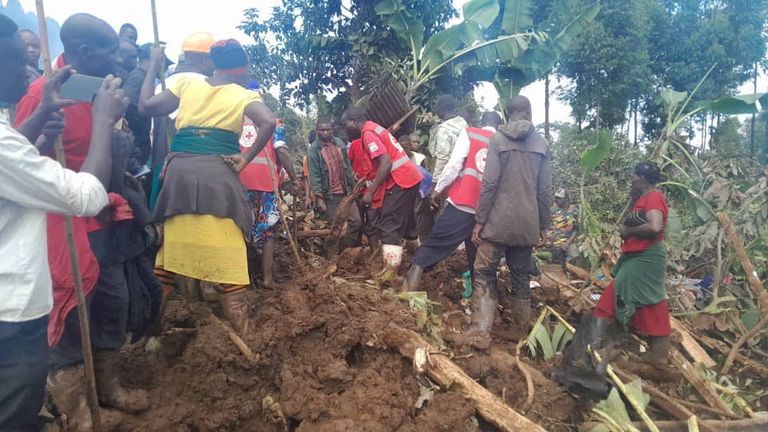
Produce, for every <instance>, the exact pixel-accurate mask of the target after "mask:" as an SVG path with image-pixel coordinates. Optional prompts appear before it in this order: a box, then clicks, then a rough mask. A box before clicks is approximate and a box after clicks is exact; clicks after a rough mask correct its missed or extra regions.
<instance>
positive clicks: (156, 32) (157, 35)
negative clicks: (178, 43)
mask: <svg viewBox="0 0 768 432" xmlns="http://www.w3.org/2000/svg"><path fill="white" fill-rule="evenodd" d="M150 2H151V3H150V6H151V8H152V30H153V31H154V35H155V46H156V47H157V46H160V30H159V29H158V25H157V6H156V5H155V0H150ZM160 88H161V89H163V91H165V61H163V62H162V64H161V65H160Z"/></svg>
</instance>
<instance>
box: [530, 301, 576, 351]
mask: <svg viewBox="0 0 768 432" xmlns="http://www.w3.org/2000/svg"><path fill="white" fill-rule="evenodd" d="M552 317H554V318H558V319H557V320H555V321H554V323H553V322H552V321H551V320H550V319H549V318H552ZM561 319H562V317H560V316H555V314H554V313H553V309H551V308H545V309H544V310H543V311H542V312H541V315H540V316H539V318H538V319H537V320H536V323H535V324H534V325H533V329H532V330H531V332H530V333H529V334H528V337H527V338H526V341H525V342H526V345H527V346H528V350H529V351H530V355H531V358H536V357H538V356H539V354H541V356H542V358H544V360H549V359H551V358H552V357H554V356H555V355H556V354H557V353H559V352H561V351H562V350H563V349H565V345H566V344H568V342H569V341H570V340H571V339H573V329H572V328H569V327H568V324H567V323H566V322H564V321H561Z"/></svg>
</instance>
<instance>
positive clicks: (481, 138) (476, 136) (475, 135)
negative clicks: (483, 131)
mask: <svg viewBox="0 0 768 432" xmlns="http://www.w3.org/2000/svg"><path fill="white" fill-rule="evenodd" d="M467 135H469V139H470V140H477V141H480V142H482V143H485V144H486V145H488V144H490V143H491V139H490V138H489V137H487V136H483V135H480V134H479V133H475V132H470V133H468V134H467Z"/></svg>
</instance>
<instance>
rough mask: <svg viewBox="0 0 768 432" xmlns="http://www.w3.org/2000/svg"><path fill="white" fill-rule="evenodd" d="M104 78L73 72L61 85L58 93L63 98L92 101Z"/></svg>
mask: <svg viewBox="0 0 768 432" xmlns="http://www.w3.org/2000/svg"><path fill="white" fill-rule="evenodd" d="M103 81H104V78H99V77H93V76H88V75H80V74H75V75H72V76H71V77H69V78H68V79H67V80H66V81H65V82H64V84H62V85H61V90H60V91H59V94H60V95H61V97H62V98H64V99H74V100H79V101H83V102H93V98H94V97H96V92H97V91H98V90H99V88H101V83H102V82H103Z"/></svg>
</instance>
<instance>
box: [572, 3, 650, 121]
mask: <svg viewBox="0 0 768 432" xmlns="http://www.w3.org/2000/svg"><path fill="white" fill-rule="evenodd" d="M652 3H654V1H652V0H636V1H630V2H627V1H624V0H608V1H603V2H601V4H602V8H601V10H600V13H599V14H598V16H597V19H596V20H595V22H594V23H593V25H592V26H590V27H589V28H587V29H586V30H585V31H584V32H582V33H581V34H579V35H578V36H577V37H576V38H575V39H576V40H575V41H574V42H573V45H572V47H571V49H570V50H568V52H567V53H566V54H565V56H564V58H563V60H562V61H561V63H560V65H559V67H558V69H557V73H558V74H559V75H561V76H564V77H566V78H569V79H570V80H571V82H572V85H571V86H569V87H566V88H564V89H562V91H561V93H562V96H563V98H564V99H565V100H566V101H567V102H568V103H569V104H570V106H571V108H572V110H573V111H572V112H573V116H574V118H575V119H576V122H577V123H579V124H581V123H582V122H589V123H590V124H592V125H594V126H599V127H604V128H608V129H610V128H613V127H615V126H618V125H620V124H622V123H624V121H625V120H626V112H627V110H628V109H629V107H630V103H631V102H632V101H635V100H637V99H639V98H640V97H641V96H642V95H643V94H645V93H646V92H647V91H649V90H650V86H651V71H650V67H649V66H650V65H649V62H650V53H649V50H650V47H649V44H648V42H647V37H648V33H647V32H648V28H649V26H650V24H651V23H650V19H651V17H650V13H651V12H650V8H651V7H652Z"/></svg>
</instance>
